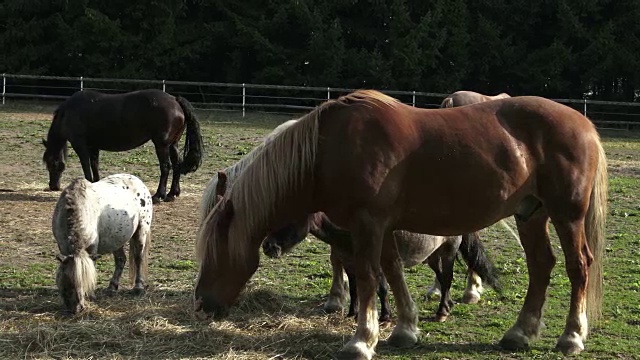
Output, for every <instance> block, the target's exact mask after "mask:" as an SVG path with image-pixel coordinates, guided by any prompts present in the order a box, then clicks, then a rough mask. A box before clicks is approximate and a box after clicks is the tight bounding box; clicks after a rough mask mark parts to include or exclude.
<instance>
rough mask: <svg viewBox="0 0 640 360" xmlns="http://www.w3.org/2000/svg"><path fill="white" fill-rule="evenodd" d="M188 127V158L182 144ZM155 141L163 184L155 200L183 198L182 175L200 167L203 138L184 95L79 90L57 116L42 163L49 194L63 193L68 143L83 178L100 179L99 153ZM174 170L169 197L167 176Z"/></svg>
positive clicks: (143, 91)
mask: <svg viewBox="0 0 640 360" xmlns="http://www.w3.org/2000/svg"><path fill="white" fill-rule="evenodd" d="M185 127H186V130H187V131H186V132H187V134H186V139H185V145H184V157H182V156H180V152H179V151H178V142H179V141H180V137H182V133H183V132H184V130H185ZM149 140H151V141H152V142H153V145H154V146H155V149H156V155H157V156H158V161H159V163H160V182H159V183H158V190H157V191H156V193H155V195H153V201H154V202H159V201H161V200H164V201H173V200H175V198H176V197H178V196H180V175H181V174H187V173H190V172H194V171H196V170H197V169H198V167H199V166H200V163H201V162H202V151H203V150H202V149H203V146H202V135H201V134H200V125H199V123H198V119H197V118H196V115H195V113H194V111H193V107H192V106H191V104H190V103H189V102H188V101H187V100H186V99H184V98H182V97H180V96H177V97H175V96H173V95H169V94H167V93H165V92H164V91H162V90H156V89H147V90H140V91H133V92H130V93H124V94H115V95H110V94H102V93H99V92H97V91H93V90H84V91H78V92H76V93H75V94H73V95H72V96H71V97H70V98H69V99H67V100H66V101H64V102H63V103H62V104H60V106H58V108H57V109H56V111H55V112H54V115H53V121H52V122H51V126H50V128H49V132H48V134H47V140H43V141H42V143H43V144H44V146H45V151H44V155H43V156H42V159H43V161H44V162H45V163H46V165H47V169H48V171H49V189H50V190H60V177H61V176H62V172H63V171H64V169H65V162H66V159H67V141H69V142H70V143H71V145H72V146H73V150H74V151H75V152H76V153H77V154H78V158H79V159H80V163H81V164H82V171H83V172H84V177H85V179H87V180H89V181H98V180H100V174H99V171H98V159H99V154H100V150H106V151H127V150H131V149H133V148H136V147H138V146H141V145H143V144H144V143H146V142H147V141H149ZM170 170H173V180H172V181H171V189H170V190H169V193H168V194H167V180H168V178H169V171H170Z"/></svg>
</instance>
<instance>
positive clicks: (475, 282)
mask: <svg viewBox="0 0 640 360" xmlns="http://www.w3.org/2000/svg"><path fill="white" fill-rule="evenodd" d="M483 291H484V288H483V287H482V279H481V278H480V276H478V274H476V273H475V272H474V271H473V270H471V268H467V287H466V288H465V289H464V294H462V302H463V303H465V304H476V303H478V301H480V295H482V292H483Z"/></svg>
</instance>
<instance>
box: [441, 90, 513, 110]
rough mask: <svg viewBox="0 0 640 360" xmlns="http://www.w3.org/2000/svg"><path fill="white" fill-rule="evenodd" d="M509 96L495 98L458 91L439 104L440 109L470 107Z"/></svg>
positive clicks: (505, 94) (472, 92)
mask: <svg viewBox="0 0 640 360" xmlns="http://www.w3.org/2000/svg"><path fill="white" fill-rule="evenodd" d="M510 97H511V96H510V95H509V94H507V93H500V94H498V95H495V96H490V95H484V94H480V93H477V92H474V91H467V90H460V91H456V92H454V93H453V94H451V95H449V96H447V97H446V98H444V100H442V103H441V104H440V107H441V108H452V107H456V106H464V105H472V104H477V103H481V102H485V101H490V100H498V99H506V98H510Z"/></svg>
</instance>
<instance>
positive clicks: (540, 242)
mask: <svg viewBox="0 0 640 360" xmlns="http://www.w3.org/2000/svg"><path fill="white" fill-rule="evenodd" d="M516 224H517V226H518V232H519V234H520V241H521V243H522V247H523V248H524V252H525V256H526V260H527V269H528V273H529V287H528V288H527V295H526V296H525V299H524V304H523V305H522V309H521V310H520V314H518V319H517V320H516V323H515V324H514V325H513V326H512V327H511V328H510V329H509V330H507V332H506V333H505V334H504V336H503V337H502V339H501V340H500V346H501V347H503V348H505V349H508V350H519V349H526V348H528V346H529V341H531V340H533V339H535V338H536V337H538V336H539V335H540V330H541V329H542V328H543V327H544V324H543V322H542V307H543V306H544V302H545V299H546V296H547V287H548V286H549V282H550V279H551V270H552V269H553V267H554V265H555V263H556V258H555V255H554V254H553V250H552V249H551V243H550V242H549V228H548V226H549V216H548V215H547V213H546V211H540V213H539V214H536V215H534V217H532V218H529V219H528V220H527V221H523V220H517V219H516Z"/></svg>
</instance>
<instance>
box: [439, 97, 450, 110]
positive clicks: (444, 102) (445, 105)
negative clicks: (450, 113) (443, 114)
mask: <svg viewBox="0 0 640 360" xmlns="http://www.w3.org/2000/svg"><path fill="white" fill-rule="evenodd" d="M452 107H453V99H452V98H451V97H447V98H446V99H444V100H442V104H440V108H452Z"/></svg>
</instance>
